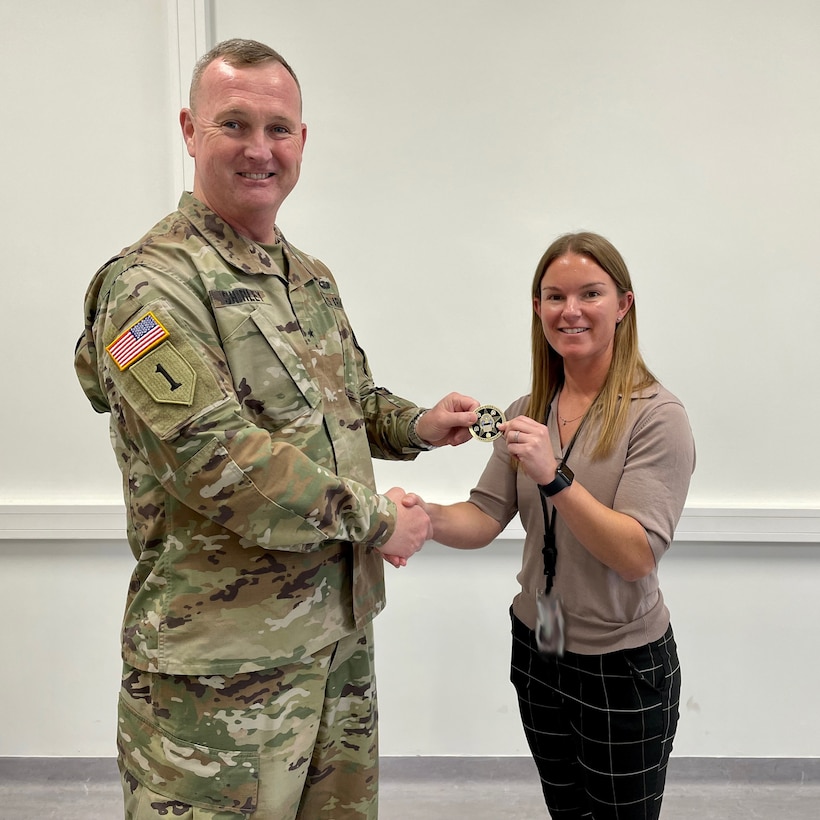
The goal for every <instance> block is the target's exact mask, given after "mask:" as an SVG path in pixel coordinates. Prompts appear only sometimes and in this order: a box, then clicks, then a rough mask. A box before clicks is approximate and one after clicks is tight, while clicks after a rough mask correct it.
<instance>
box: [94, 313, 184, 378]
mask: <svg viewBox="0 0 820 820" xmlns="http://www.w3.org/2000/svg"><path fill="white" fill-rule="evenodd" d="M168 336H169V333H168V331H167V330H166V329H165V328H164V327H163V326H162V324H160V322H159V320H158V319H157V317H156V316H154V314H153V313H151V312H150V311H149V312H148V313H145V314H143V315H142V316H141V317H140V318H139V319H137V321H136V322H134V324H132V325H131V326H130V327H129V328H127V329H126V330H124V331H123V332H122V333H120V335H119V336H117V338H116V339H114V341H113V342H111V344H110V345H108V346H106V348H105V349H106V350H107V351H108V354H109V355H110V356H111V358H112V359H113V360H114V364H116V365H117V367H118V368H119V369H120V370H125V369H126V368H127V367H128V366H129V365H131V364H133V363H134V362H135V361H137V359H139V358H140V356H142V355H143V354H145V353H147V352H148V351H149V350H151V349H152V348H154V347H156V346H157V345H158V344H159V343H160V342H162V341H164V340H165V339H167V338H168Z"/></svg>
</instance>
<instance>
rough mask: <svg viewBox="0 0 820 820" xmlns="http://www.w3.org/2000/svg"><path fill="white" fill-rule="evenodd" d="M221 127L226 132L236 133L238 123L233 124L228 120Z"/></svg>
mask: <svg viewBox="0 0 820 820" xmlns="http://www.w3.org/2000/svg"><path fill="white" fill-rule="evenodd" d="M222 127H223V128H225V129H226V130H228V131H238V130H239V123H238V122H235V121H234V120H228V121H227V122H223V123H222Z"/></svg>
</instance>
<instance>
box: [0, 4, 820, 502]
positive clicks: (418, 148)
mask: <svg viewBox="0 0 820 820" xmlns="http://www.w3.org/2000/svg"><path fill="white" fill-rule="evenodd" d="M97 5H98V4H97V3H96V0H78V3H75V4H72V5H70V6H68V7H66V8H65V9H64V10H63V11H61V12H57V11H56V10H55V13H54V14H52V15H45V16H43V15H42V14H41V13H40V12H39V11H38V9H37V7H36V6H32V7H31V8H29V7H28V6H25V5H22V6H21V5H17V6H15V7H14V21H15V26H6V27H5V28H4V27H1V26H0V39H2V40H3V43H4V46H5V49H4V52H3V53H4V55H5V56H4V57H3V61H4V65H7V67H8V70H9V71H13V70H16V68H15V66H19V65H20V64H22V62H25V60H26V54H27V49H28V48H29V47H30V44H29V42H28V40H27V39H26V38H21V37H19V36H18V35H17V34H15V32H19V31H23V32H26V31H38V37H40V38H41V39H44V41H45V42H47V43H48V45H49V47H48V48H47V49H46V51H45V52H44V54H45V56H44V58H43V60H41V61H39V62H37V63H36V64H30V66H29V69H30V76H29V79H30V82H29V83H28V84H23V85H19V84H18V85H19V88H18V87H17V86H11V87H10V89H9V92H10V94H11V95H12V97H11V101H12V104H13V105H12V107H15V108H16V109H17V110H21V111H23V114H24V117H23V119H24V121H25V122H26V123H28V127H27V128H25V129H16V130H14V129H12V130H11V131H9V132H8V133H7V134H6V135H5V136H4V140H5V142H4V145H5V146H6V147H7V148H8V151H7V153H8V154H9V156H14V157H16V158H17V160H16V161H15V162H14V163H11V164H9V165H8V168H7V169H6V174H7V177H8V185H7V187H6V188H5V189H4V191H5V194H6V213H7V216H8V218H9V219H10V221H11V224H12V225H13V230H12V231H11V232H10V234H9V237H8V241H7V248H6V252H7V255H6V264H7V268H8V271H9V276H10V277H11V278H10V283H13V285H10V287H11V290H10V294H11V295H12V296H13V299H12V302H10V308H9V310H7V311H6V314H5V315H4V322H3V323H2V325H0V335H1V336H2V343H3V350H4V351H5V354H6V355H5V359H4V366H5V367H6V379H5V382H4V384H5V391H6V392H5V394H4V397H5V399H6V401H5V402H3V403H2V405H0V420H2V424H3V428H4V429H5V430H6V433H7V434H6V437H5V440H4V455H3V457H2V463H3V469H2V470H0V497H2V501H3V503H12V504H14V503H30V502H41V503H44V504H46V505H54V504H60V503H80V504H89V503H90V504H99V503H109V502H117V501H118V500H119V499H120V488H119V484H120V480H119V476H118V471H117V469H116V466H115V463H114V457H113V454H112V452H111V449H110V446H109V444H108V437H107V434H106V420H105V418H101V417H96V416H95V415H94V414H93V413H92V412H91V411H90V409H89V407H88V404H87V402H86V401H85V398H84V397H83V396H82V394H81V392H80V390H79V388H78V386H77V383H76V379H75V377H74V374H73V370H72V366H71V353H72V349H73V344H74V342H75V340H76V339H77V336H78V334H79V332H80V329H81V324H82V307H81V302H82V294H83V292H84V290H85V288H86V286H87V284H88V282H89V280H90V278H91V275H92V273H93V271H94V270H95V269H96V268H97V267H98V266H99V265H100V264H101V263H102V262H103V261H104V260H105V259H107V258H108V257H110V256H111V255H112V254H114V253H116V252H117V251H118V250H119V249H120V248H121V247H123V246H124V245H126V244H129V243H130V242H133V241H134V240H135V239H136V238H137V237H139V236H140V235H141V234H142V233H143V232H144V231H145V230H146V229H147V228H148V227H150V226H151V225H152V224H154V222H156V221H157V220H158V219H159V218H161V217H162V216H163V215H164V214H165V213H166V212H167V211H168V210H171V209H172V208H173V207H174V204H175V203H176V201H177V198H178V194H179V192H178V191H175V190H174V187H175V184H174V181H173V172H172V166H173V164H174V163H173V159H172V157H173V156H176V154H177V153H178V147H179V145H180V136H179V128H178V125H177V118H176V110H172V108H175V106H174V105H171V104H168V102H167V100H168V97H169V96H170V95H169V88H170V75H171V73H172V72H171V71H170V68H171V64H172V63H173V62H174V60H176V59H177V58H178V57H179V55H177V54H176V53H175V52H174V47H173V46H171V47H169V42H168V39H167V37H166V32H164V31H163V26H164V25H165V22H164V13H165V6H164V4H154V5H152V4H144V5H143V4H133V5H132V4H126V5H122V6H116V8H114V7H113V6H111V7H110V8H109V7H106V8H107V9H108V11H107V12H106V13H105V14H93V13H91V10H92V7H96V6H97ZM78 6H79V7H81V8H84V9H86V10H87V11H88V12H89V13H88V14H82V15H79V11H78V10H77V9H78ZM61 8H62V7H61ZM209 8H210V10H211V11H212V20H211V23H212V26H211V31H210V36H211V39H212V40H214V41H215V40H216V39H224V38H226V37H232V36H246V37H256V38H258V39H261V40H264V41H266V42H268V43H270V44H271V45H273V46H274V47H275V48H278V49H279V50H280V51H281V52H282V53H283V54H284V55H285V56H286V58H287V59H288V60H290V61H291V62H292V64H293V65H294V67H295V69H296V71H297V73H298V75H299V77H300V80H301V83H302V86H303V89H304V100H305V120H306V122H307V124H308V142H307V146H306V154H305V162H304V167H303V174H302V179H301V181H300V183H299V185H298V186H297V188H296V190H295V191H294V193H293V194H292V195H291V197H290V198H289V199H288V200H287V202H286V203H285V205H284V207H283V209H282V211H281V212H280V218H279V222H280V225H281V227H282V229H283V230H284V231H285V233H286V235H287V236H288V238H289V239H290V240H291V241H292V242H293V243H294V244H296V245H298V246H300V247H302V248H303V249H305V250H306V251H308V252H310V253H313V254H315V255H316V256H319V257H320V258H322V259H323V260H324V261H325V262H326V263H327V264H328V265H329V266H330V267H331V268H332V270H333V271H334V273H335V274H336V277H337V279H338V281H339V283H340V287H341V291H342V296H343V299H344V303H345V306H346V308H347V310H348V313H349V314H350V317H351V320H352V322H353V326H354V328H355V329H356V333H357V336H358V338H359V341H360V342H361V343H362V345H363V346H364V347H365V349H366V350H367V352H368V355H369V359H370V363H371V366H372V369H373V371H374V373H375V376H376V379H377V381H378V382H379V383H380V384H383V385H385V386H387V387H389V388H391V389H393V390H394V391H396V392H398V393H400V394H402V395H405V396H407V397H409V398H412V399H414V400H416V401H418V402H419V403H422V404H432V403H433V402H435V401H436V400H437V399H438V398H440V397H441V396H442V395H444V394H445V393H447V392H449V391H450V390H459V391H461V392H464V393H468V394H470V395H473V396H475V397H476V398H477V399H479V400H480V401H482V402H489V403H492V404H496V405H499V406H502V407H503V406H506V405H507V404H509V403H510V402H511V401H513V400H514V399H515V398H517V397H518V396H519V395H521V394H523V393H525V392H526V391H527V389H528V385H529V377H530V374H529V369H530V366H529V350H528V347H529V327H530V305H529V282H530V279H531V276H532V271H533V270H534V266H535V263H536V261H537V259H538V258H539V256H540V255H541V252H542V251H543V250H544V248H545V247H546V246H547V245H548V244H549V243H550V241H551V240H552V239H553V238H554V237H555V236H557V235H558V234H560V233H563V232H565V231H568V230H576V229H581V228H584V229H590V230H595V231H598V232H600V233H603V234H604V235H606V236H608V237H609V238H610V239H611V240H612V241H613V242H614V243H615V244H616V246H617V247H618V248H619V249H620V250H621V252H622V253H623V255H624V257H625V258H626V260H627V263H628V264H629V266H630V269H631V271H632V274H633V279H634V282H635V288H636V295H637V311H638V317H639V325H640V338H641V345H642V349H643V352H644V356H645V358H646V359H647V361H648V363H649V365H650V367H651V368H652V369H653V370H654V371H655V372H656V373H657V375H658V376H659V377H660V378H661V379H662V381H663V382H664V383H665V384H666V386H667V387H668V388H669V389H670V390H672V391H673V392H674V393H676V394H677V395H679V396H680V397H681V399H682V400H683V401H684V403H685V405H686V407H687V409H688V412H689V416H690V419H691V422H692V427H693V429H694V432H695V437H696V441H697V446H698V466H697V471H696V473H695V476H694V481H693V485H692V490H691V493H690V498H689V504H690V507H706V508H712V507H729V508H735V507H750V508H755V509H757V508H778V507H792V508H816V507H818V506H820V504H818V500H819V499H820V471H818V469H817V468H816V466H815V465H816V462H817V460H818V455H820V452H819V451H820V440H819V439H820V437H819V436H818V434H817V432H816V430H817V424H816V409H815V408H817V407H818V406H820V386H819V384H818V382H819V381H820V380H818V376H817V371H818V353H817V351H818V349H820V344H818V343H819V342H820V330H819V329H818V327H817V322H816V321H815V318H814V314H815V312H816V307H817V305H818V304H820V275H819V274H820V271H819V270H818V267H820V262H819V261H818V257H817V254H816V253H814V252H813V251H814V247H813V241H812V240H814V237H815V236H816V235H817V232H818V225H820V151H818V147H817V146H818V145H820V105H818V101H820V48H818V45H820V44H819V43H818V39H820V38H819V35H818V32H820V4H818V3H816V2H814V0H784V2H781V3H778V4H773V3H770V2H768V0H713V1H712V2H707V1H706V0H694V2H689V3H686V4H681V3H677V2H671V1H670V0H620V1H619V2H605V1H604V0H595V1H594V2H593V0H577V2H560V3H559V2H548V1H547V0H542V1H541V2H536V0H510V2H507V3H504V4H503V5H502V4H501V3H498V2H489V0H469V2H468V1H467V0H448V1H447V2H433V1H432V0H414V2H409V1H408V0H391V2H390V3H384V2H379V1H378V0H345V2H336V3H328V2H321V0H300V2H299V3H276V2H271V1H270V0H230V1H229V2H228V1H227V0H215V2H213V3H212V4H209ZM4 14H5V12H4ZM74 15H79V16H77V19H82V20H83V21H84V23H83V25H82V26H80V27H77V30H76V33H75V35H74V37H73V39H72V40H70V41H69V40H66V38H65V36H64V34H65V30H66V25H67V19H68V18H71V19H74ZM123 30H128V31H129V32H130V37H129V39H128V42H127V43H123V42H121V41H120V40H121V38H120V40H118V38H117V36H116V33H117V32H121V31H123ZM83 55H85V56H83ZM29 62H30V61H29ZM100 64H105V65H106V71H105V72H102V73H100V72H99V71H98V66H99V65H100ZM88 76H95V83H96V86H95V87H91V86H89V85H88V83H87V77H88ZM98 87H99V88H101V89H103V90H104V95H103V96H104V98H105V99H106V100H107V102H106V105H104V106H101V105H100V104H99V94H98V93H97V91H96V90H95V89H96V88H98ZM163 100H166V103H165V104H162V101H163ZM55 121H61V122H82V123H85V124H86V125H88V126H89V127H87V128H82V129H73V128H68V129H65V130H64V133H63V134H62V136H61V143H60V144H61V146H62V147H61V152H62V154H61V156H62V159H61V173H60V174H59V175H57V176H55V177H53V179H52V180H50V182H49V188H48V190H47V192H44V190H43V189H42V187H41V186H39V185H34V184H32V180H31V175H30V172H29V169H30V168H31V167H34V166H36V165H37V163H39V162H41V159H42V157H43V156H48V155H49V152H51V151H53V150H54V147H53V145H52V142H53V136H52V131H53V129H52V127H51V126H52V124H53V122H55ZM172 148H173V150H172ZM90 158H93V162H90V161H89V160H90ZM112 181H114V183H115V184H112ZM44 193H45V194H46V195H45V196H44ZM487 450H488V448H487V446H486V445H483V444H480V443H477V442H471V443H470V444H467V445H465V446H464V447H460V448H456V449H447V450H443V451H439V452H435V453H432V454H424V455H422V456H421V457H420V458H419V459H418V460H417V461H416V462H414V463H413V464H380V465H378V466H377V476H378V481H379V487H380V488H381V489H387V488H388V487H390V486H392V485H393V484H399V485H401V486H405V487H406V488H407V489H412V490H416V491H418V492H422V493H423V494H425V495H427V496H428V497H430V498H431V499H436V500H442V501H447V500H456V499H459V498H463V497H465V496H466V494H467V493H468V492H469V489H470V488H471V487H472V486H473V484H474V483H475V481H476V479H477V477H478V475H479V474H480V471H481V469H482V467H483V464H484V462H485V460H486V458H487Z"/></svg>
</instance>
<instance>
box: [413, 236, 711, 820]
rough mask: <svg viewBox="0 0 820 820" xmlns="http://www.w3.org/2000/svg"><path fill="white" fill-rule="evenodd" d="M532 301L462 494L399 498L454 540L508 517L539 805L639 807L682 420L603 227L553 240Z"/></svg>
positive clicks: (568, 809) (675, 671) (661, 661)
mask: <svg viewBox="0 0 820 820" xmlns="http://www.w3.org/2000/svg"><path fill="white" fill-rule="evenodd" d="M532 306H533V325H532V387H531V391H530V393H529V395H527V396H524V397H522V398H520V399H518V400H517V401H516V402H514V403H513V404H512V405H511V406H510V407H509V408H508V410H507V412H506V418H507V419H509V420H508V421H506V422H504V423H501V424H500V425H498V430H499V433H500V435H499V436H498V438H497V439H496V440H495V441H494V444H493V453H492V455H491V457H490V459H489V462H488V464H487V466H486V468H485V470H484V473H483V474H482V476H481V479H480V481H479V483H478V486H477V487H476V488H475V489H474V490H473V491H472V492H471V494H470V498H469V500H468V501H463V502H459V503H457V504H451V505H446V506H445V505H438V504H432V503H427V502H424V501H423V500H422V499H420V498H418V497H417V496H410V497H408V498H407V500H406V501H405V503H407V504H413V503H417V504H422V505H423V506H424V507H425V509H426V510H427V512H428V514H429V515H430V518H431V520H432V523H433V530H434V538H435V540H436V541H438V542H440V543H442V544H446V545H449V546H452V547H457V548H461V549H471V548H476V547H482V546H485V545H486V544H489V543H490V542H491V541H493V540H494V539H495V538H496V537H497V536H498V535H499V534H500V533H501V531H502V530H503V529H504V527H505V526H506V525H507V524H508V523H509V522H510V521H511V520H512V518H513V517H514V516H515V515H516V514H518V515H520V517H521V521H522V524H523V525H524V529H525V530H526V538H525V541H524V553H523V560H522V567H521V571H520V573H519V575H518V581H519V583H520V585H521V589H520V592H519V593H518V594H517V595H516V597H515V599H514V600H513V603H512V607H511V617H512V671H511V679H512V682H513V684H514V686H515V688H516V691H517V693H518V701H519V707H520V712H521V718H522V722H523V726H524V731H525V734H526V736H527V741H528V743H529V746H530V750H531V752H532V755H533V757H534V759H535V763H536V765H537V768H538V771H539V774H540V777H541V783H542V788H543V792H544V797H545V800H546V804H547V807H548V809H549V811H550V814H551V815H552V817H554V818H566V820H569V819H570V818H572V820H574V819H575V818H595V820H602V819H603V818H613V819H614V818H619V820H638V818H640V819H641V820H648V819H650V818H651V819H652V820H654V818H657V817H658V816H659V812H660V806H661V800H662V797H663V790H664V782H665V776H666V765H667V761H668V759H669V753H670V751H671V748H672V741H673V739H674V735H675V730H676V727H677V720H678V699H679V693H680V667H679V664H678V657H677V650H676V645H675V639H674V636H673V634H672V628H671V625H670V616H669V611H668V609H667V607H666V605H665V604H664V600H663V595H662V593H661V590H660V588H659V586H658V575H657V564H658V561H659V560H660V558H661V557H662V556H663V554H664V553H665V552H666V550H667V549H668V547H669V545H670V544H671V541H672V537H673V535H674V532H675V527H676V525H677V523H678V520H679V518H680V515H681V512H682V511H683V505H684V502H685V499H686V495H687V492H688V489H689V481H690V478H691V475H692V471H693V469H694V463H695V449H694V442H693V438H692V433H691V429H690V426H689V421H688V419H687V416H686V411H685V410H684V408H683V405H682V404H681V402H680V401H679V400H678V399H677V398H676V397H675V396H673V395H672V394H671V393H670V392H669V391H667V390H666V389H665V388H664V387H663V386H662V385H661V384H660V383H659V382H658V381H657V379H656V378H655V377H654V376H653V375H652V373H651V372H650V371H649V369H648V368H647V366H646V364H645V363H644V361H643V359H642V357H641V355H640V352H639V349H638V333H637V321H636V309H635V296H634V291H633V288H632V282H631V279H630V276H629V271H628V270H627V267H626V264H625V263H624V260H623V259H622V257H621V254H620V253H619V252H618V251H617V250H616V249H615V247H614V246H613V245H612V244H611V243H610V242H609V241H608V240H606V239H604V238H603V237H602V236H599V235H598V234H594V233H588V232H583V233H574V234H567V235H565V236H562V237H559V238H558V239H556V240H555V242H553V243H552V245H550V247H549V248H548V249H547V251H546V252H545V253H544V255H543V256H542V257H541V260H540V261H539V263H538V266H537V268H536V271H535V277H534V280H533V288H532Z"/></svg>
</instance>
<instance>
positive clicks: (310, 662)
mask: <svg viewBox="0 0 820 820" xmlns="http://www.w3.org/2000/svg"><path fill="white" fill-rule="evenodd" d="M376 721H377V708H376V685H375V676H374V669H373V633H372V626H371V625H368V626H367V627H365V629H363V630H361V631H359V632H356V633H354V634H353V635H350V636H348V637H346V638H344V639H342V640H341V641H339V642H338V643H336V644H332V645H331V646H328V647H326V648H325V649H323V650H322V651H321V652H318V653H315V654H314V655H313V656H312V657H310V658H307V659H306V660H305V661H304V662H301V663H294V664H291V665H288V666H283V667H279V668H275V669H268V670H265V671H262V672H253V673H250V674H242V675H237V676H235V677H220V676H218V675H211V676H207V677H205V676H200V677H185V676H179V675H159V674H154V673H149V672H143V671H141V670H138V669H134V668H132V667H129V666H126V667H125V668H124V674H123V682H122V689H121V691H120V701H119V726H118V735H117V747H118V762H119V767H120V774H121V776H122V783H123V791H124V796H125V817H126V820H157V818H164V820H172V819H173V820H240V819H241V818H243V817H246V818H252V819H253V820H347V819H348V818H350V820H354V818H355V820H363V819H366V820H375V818H376V817H377V812H378V805H377V800H378V796H377V787H378V743H377V732H376Z"/></svg>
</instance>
